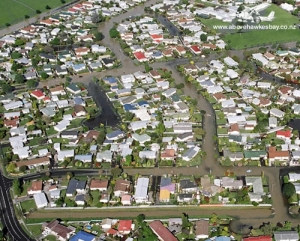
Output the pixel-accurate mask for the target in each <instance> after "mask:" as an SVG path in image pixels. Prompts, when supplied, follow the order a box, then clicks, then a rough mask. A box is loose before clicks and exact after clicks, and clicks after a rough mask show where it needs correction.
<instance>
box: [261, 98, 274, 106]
mask: <svg viewBox="0 0 300 241" xmlns="http://www.w3.org/2000/svg"><path fill="white" fill-rule="evenodd" d="M258 99H259V101H260V105H262V106H265V105H268V104H270V103H271V101H270V100H268V99H266V98H263V97H260V98H258Z"/></svg>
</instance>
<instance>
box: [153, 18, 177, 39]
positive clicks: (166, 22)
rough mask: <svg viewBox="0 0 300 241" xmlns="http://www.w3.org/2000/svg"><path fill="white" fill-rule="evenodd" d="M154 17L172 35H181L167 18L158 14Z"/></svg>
mask: <svg viewBox="0 0 300 241" xmlns="http://www.w3.org/2000/svg"><path fill="white" fill-rule="evenodd" d="M155 17H156V19H157V20H158V21H159V22H160V23H161V24H162V25H164V26H165V27H166V28H167V29H168V31H169V33H170V34H171V35H172V36H181V33H180V30H179V29H178V28H177V27H176V26H175V25H174V24H173V23H172V22H171V21H169V20H168V19H167V18H165V17H163V16H161V15H159V14H156V15H155Z"/></svg>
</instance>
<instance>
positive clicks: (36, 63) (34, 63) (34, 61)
mask: <svg viewBox="0 0 300 241" xmlns="http://www.w3.org/2000/svg"><path fill="white" fill-rule="evenodd" d="M39 62H40V61H39V60H38V59H36V58H32V59H31V63H32V66H33V67H36V66H37V65H38V63H39Z"/></svg>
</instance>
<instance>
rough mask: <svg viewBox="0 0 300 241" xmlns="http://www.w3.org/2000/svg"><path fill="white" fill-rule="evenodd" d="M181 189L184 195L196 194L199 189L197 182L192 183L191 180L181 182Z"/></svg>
mask: <svg viewBox="0 0 300 241" xmlns="http://www.w3.org/2000/svg"><path fill="white" fill-rule="evenodd" d="M179 187H180V190H181V191H182V192H183V193H192V192H196V191H197V190H198V189H199V188H198V186H197V184H195V182H192V181H191V180H190V179H184V180H180V182H179Z"/></svg>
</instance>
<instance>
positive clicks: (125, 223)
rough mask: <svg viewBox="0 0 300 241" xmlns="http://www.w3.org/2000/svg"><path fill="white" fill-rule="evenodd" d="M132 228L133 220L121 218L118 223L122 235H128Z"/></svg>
mask: <svg viewBox="0 0 300 241" xmlns="http://www.w3.org/2000/svg"><path fill="white" fill-rule="evenodd" d="M131 229H132V220H120V221H119V225H118V232H119V234H121V235H128V234H129V233H130V232H131Z"/></svg>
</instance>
